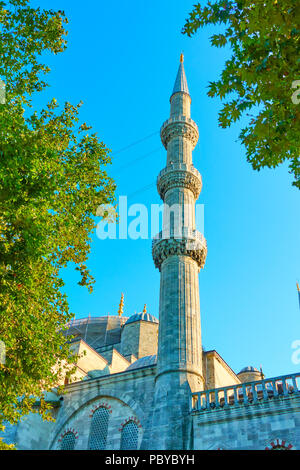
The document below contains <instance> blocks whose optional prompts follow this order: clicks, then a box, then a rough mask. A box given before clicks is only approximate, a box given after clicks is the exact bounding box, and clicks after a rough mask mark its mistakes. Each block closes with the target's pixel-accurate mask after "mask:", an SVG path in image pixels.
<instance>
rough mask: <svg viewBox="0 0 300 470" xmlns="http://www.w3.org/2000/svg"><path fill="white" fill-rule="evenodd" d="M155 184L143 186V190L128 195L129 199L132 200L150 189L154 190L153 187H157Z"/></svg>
mask: <svg viewBox="0 0 300 470" xmlns="http://www.w3.org/2000/svg"><path fill="white" fill-rule="evenodd" d="M155 184H156V183H151V184H148V185H147V186H143V187H142V188H140V189H138V190H137V191H134V192H133V193H131V194H128V196H127V199H130V198H132V197H133V196H136V195H137V194H140V193H143V192H144V191H147V190H148V189H150V188H152V187H153V186H155Z"/></svg>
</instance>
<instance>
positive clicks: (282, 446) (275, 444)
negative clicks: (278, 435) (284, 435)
mask: <svg viewBox="0 0 300 470" xmlns="http://www.w3.org/2000/svg"><path fill="white" fill-rule="evenodd" d="M265 450H295V447H294V446H293V445H292V444H289V443H288V442H286V441H284V440H283V439H274V441H272V442H271V444H270V447H266V448H265Z"/></svg>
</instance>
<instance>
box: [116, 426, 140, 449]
mask: <svg viewBox="0 0 300 470" xmlns="http://www.w3.org/2000/svg"><path fill="white" fill-rule="evenodd" d="M138 435H139V429H138V426H137V424H136V423H135V422H134V421H129V422H128V423H126V424H125V426H123V429H122V432H121V447H120V449H121V450H136V449H137V447H138Z"/></svg>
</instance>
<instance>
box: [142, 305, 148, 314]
mask: <svg viewBox="0 0 300 470" xmlns="http://www.w3.org/2000/svg"><path fill="white" fill-rule="evenodd" d="M143 313H147V304H145V305H144V309H143Z"/></svg>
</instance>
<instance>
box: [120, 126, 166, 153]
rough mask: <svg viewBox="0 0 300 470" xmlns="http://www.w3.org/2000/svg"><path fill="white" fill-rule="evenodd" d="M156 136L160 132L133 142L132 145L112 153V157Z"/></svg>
mask: <svg viewBox="0 0 300 470" xmlns="http://www.w3.org/2000/svg"><path fill="white" fill-rule="evenodd" d="M156 134H159V131H155V132H152V134H149V135H147V136H146V137H143V138H142V139H139V140H136V141H135V142H132V143H131V144H129V145H127V146H126V147H123V148H121V149H119V150H117V151H116V152H112V155H117V154H118V153H121V152H124V151H125V150H127V149H129V148H131V147H133V146H134V145H137V144H140V143H141V142H144V141H145V140H147V139H150V137H153V136H154V135H156Z"/></svg>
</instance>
